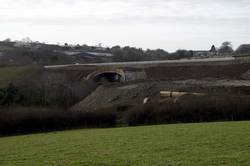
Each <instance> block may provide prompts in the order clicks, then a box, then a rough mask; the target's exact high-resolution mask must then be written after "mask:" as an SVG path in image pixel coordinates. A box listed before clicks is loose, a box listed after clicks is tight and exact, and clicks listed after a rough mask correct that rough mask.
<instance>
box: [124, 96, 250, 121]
mask: <svg viewBox="0 0 250 166" xmlns="http://www.w3.org/2000/svg"><path fill="white" fill-rule="evenodd" d="M249 99H250V97H249V96H205V97H194V96H186V97H182V98H180V99H179V100H177V101H176V102H174V101H173V100H169V101H166V102H164V103H151V104H147V105H144V106H139V107H135V108H134V109H132V110H131V111H130V112H129V113H128V115H127V118H126V122H127V123H128V125H132V126H134V125H142V124H162V123H182V122H184V123H185V122H211V121H231V120H249V119H250V103H249Z"/></svg>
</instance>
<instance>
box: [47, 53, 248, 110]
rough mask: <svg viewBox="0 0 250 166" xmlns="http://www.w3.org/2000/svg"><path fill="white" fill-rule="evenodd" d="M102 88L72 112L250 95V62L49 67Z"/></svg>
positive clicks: (223, 60)
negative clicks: (193, 97) (183, 99)
mask: <svg viewBox="0 0 250 166" xmlns="http://www.w3.org/2000/svg"><path fill="white" fill-rule="evenodd" d="M45 68H46V70H53V71H58V72H63V73H67V75H70V76H71V77H74V79H78V80H79V79H81V80H90V81H93V83H96V84H97V85H98V86H97V88H96V89H95V90H94V91H93V92H91V93H90V94H89V95H88V96H87V97H86V98H84V99H83V100H82V101H81V102H79V103H77V104H76V105H74V106H73V107H72V108H71V110H73V111H94V110H99V109H104V108H111V107H112V108H113V107H115V108H118V109H120V108H121V109H125V110H126V109H129V108H131V107H134V106H138V105H144V104H147V103H157V102H164V101H165V100H174V101H175V100H178V99H179V98H181V97H183V96H198V97H199V96H200V97H201V96H205V95H210V96H211V95H212V96H216V95H229V94H231V95H243V96H244V95H250V58H249V59H248V58H214V59H213V58H210V59H203V60H181V61H153V62H152V61H151V62H128V63H126V62H123V63H104V64H101V63H98V64H87V65H80V64H76V65H64V66H46V67H45Z"/></svg>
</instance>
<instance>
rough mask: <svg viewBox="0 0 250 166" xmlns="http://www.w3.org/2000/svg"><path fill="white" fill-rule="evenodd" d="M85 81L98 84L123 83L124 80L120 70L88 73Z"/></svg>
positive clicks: (123, 74) (122, 72)
mask: <svg viewBox="0 0 250 166" xmlns="http://www.w3.org/2000/svg"><path fill="white" fill-rule="evenodd" d="M87 80H93V81H95V82H98V83H110V82H124V81H125V80H126V78H125V73H124V71H123V70H121V69H116V70H103V71H102V70H100V71H95V72H93V73H90V74H89V75H88V76H87Z"/></svg>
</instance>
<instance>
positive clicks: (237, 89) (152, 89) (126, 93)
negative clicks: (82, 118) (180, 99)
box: [72, 79, 250, 111]
mask: <svg viewBox="0 0 250 166" xmlns="http://www.w3.org/2000/svg"><path fill="white" fill-rule="evenodd" d="M160 91H180V92H197V93H206V94H213V95H217V94H228V95H230V94H237V95H238V94H244V95H250V81H242V80H215V79H203V80H186V81H141V82H132V83H120V84H109V85H102V86H99V87H98V88H97V89H96V90H95V91H94V92H92V93H91V94H90V95H89V96H88V97H86V98H85V99H84V100H83V101H81V102H80V103H78V104H76V105H75V106H74V107H73V108H72V110H74V111H93V110H97V109H101V108H109V107H114V106H119V107H124V106H126V107H127V106H136V105H142V104H143V101H144V99H145V98H148V99H149V102H154V101H159V100H160V99H161V97H160Z"/></svg>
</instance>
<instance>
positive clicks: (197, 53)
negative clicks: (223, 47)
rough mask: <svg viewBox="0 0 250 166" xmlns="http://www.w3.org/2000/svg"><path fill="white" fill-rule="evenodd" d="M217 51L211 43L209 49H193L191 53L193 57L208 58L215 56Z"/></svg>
mask: <svg viewBox="0 0 250 166" xmlns="http://www.w3.org/2000/svg"><path fill="white" fill-rule="evenodd" d="M217 54H218V51H217V49H216V47H215V46H214V45H212V47H211V49H210V50H196V51H193V55H194V57H195V58H208V57H212V56H216V55H217Z"/></svg>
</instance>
